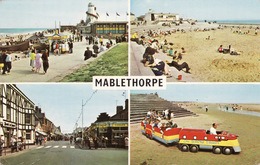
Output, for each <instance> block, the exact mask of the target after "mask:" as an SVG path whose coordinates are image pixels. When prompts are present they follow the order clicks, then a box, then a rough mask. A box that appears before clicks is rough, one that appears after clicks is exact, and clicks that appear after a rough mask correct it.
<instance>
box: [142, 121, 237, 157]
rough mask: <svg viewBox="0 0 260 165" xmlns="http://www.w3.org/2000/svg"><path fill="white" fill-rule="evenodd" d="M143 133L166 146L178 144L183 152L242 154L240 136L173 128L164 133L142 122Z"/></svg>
mask: <svg viewBox="0 0 260 165" xmlns="http://www.w3.org/2000/svg"><path fill="white" fill-rule="evenodd" d="M141 132H142V133H143V134H145V135H146V136H147V137H149V138H150V139H155V140H157V141H159V142H161V143H164V144H165V145H167V146H168V145H170V144H173V143H177V144H178V147H179V149H180V150H181V151H183V152H188V151H190V152H194V153H196V152H198V151H199V150H201V149H203V150H204V149H205V150H211V151H212V152H213V153H215V154H221V153H223V154H225V155H230V154H232V153H240V152H241V148H240V145H239V142H238V139H237V138H238V136H237V135H234V134H221V132H217V133H218V134H217V135H212V134H210V133H209V131H207V130H204V129H182V128H172V129H169V130H167V131H164V132H162V131H161V130H160V129H159V128H157V127H154V128H153V127H152V126H151V125H150V124H143V122H141Z"/></svg>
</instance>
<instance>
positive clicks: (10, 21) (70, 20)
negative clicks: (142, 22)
mask: <svg viewBox="0 0 260 165" xmlns="http://www.w3.org/2000/svg"><path fill="white" fill-rule="evenodd" d="M89 2H92V3H93V4H94V5H95V7H96V8H97V10H96V11H97V13H98V14H99V16H100V18H99V20H101V21H102V20H103V21H106V20H107V21H109V20H117V21H122V20H124V21H125V20H127V15H126V13H127V12H128V0H109V1H108V0H93V1H89V0H0V28H55V21H56V25H57V26H58V25H59V22H61V25H76V24H77V23H79V22H80V20H84V21H85V20H86V11H87V10H88V4H89ZM106 13H108V14H109V16H106ZM116 13H118V14H119V15H120V16H116Z"/></svg>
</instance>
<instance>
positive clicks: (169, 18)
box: [144, 9, 180, 24]
mask: <svg viewBox="0 0 260 165" xmlns="http://www.w3.org/2000/svg"><path fill="white" fill-rule="evenodd" d="M179 20H180V16H179V14H173V13H155V12H153V11H152V10H151V9H150V10H149V12H148V13H146V14H145V15H144V21H146V22H147V23H148V24H149V23H159V22H176V21H179Z"/></svg>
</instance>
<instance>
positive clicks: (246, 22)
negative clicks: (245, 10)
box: [198, 20, 260, 25]
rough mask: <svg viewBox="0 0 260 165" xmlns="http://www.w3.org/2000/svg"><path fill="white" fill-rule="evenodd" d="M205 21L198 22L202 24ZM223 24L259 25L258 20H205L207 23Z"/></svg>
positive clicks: (259, 21)
mask: <svg viewBox="0 0 260 165" xmlns="http://www.w3.org/2000/svg"><path fill="white" fill-rule="evenodd" d="M204 21H205V20H199V21H198V22H204ZM214 21H216V22H217V23H223V24H243V25H244V24H245V25H260V20H207V22H214Z"/></svg>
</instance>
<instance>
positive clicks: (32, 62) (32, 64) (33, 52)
mask: <svg viewBox="0 0 260 165" xmlns="http://www.w3.org/2000/svg"><path fill="white" fill-rule="evenodd" d="M35 57H36V54H35V50H32V53H31V58H30V66H31V67H32V71H33V72H34V71H35Z"/></svg>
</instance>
